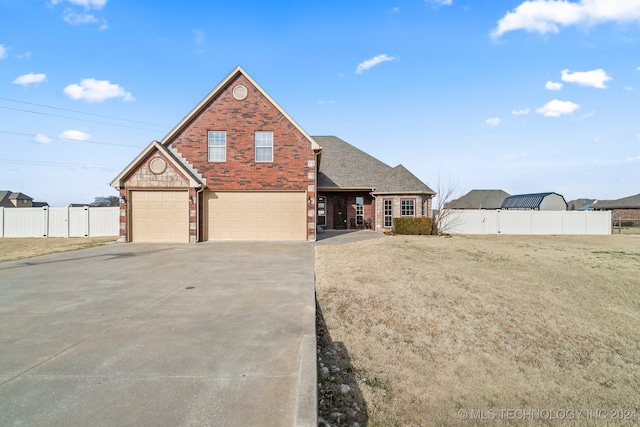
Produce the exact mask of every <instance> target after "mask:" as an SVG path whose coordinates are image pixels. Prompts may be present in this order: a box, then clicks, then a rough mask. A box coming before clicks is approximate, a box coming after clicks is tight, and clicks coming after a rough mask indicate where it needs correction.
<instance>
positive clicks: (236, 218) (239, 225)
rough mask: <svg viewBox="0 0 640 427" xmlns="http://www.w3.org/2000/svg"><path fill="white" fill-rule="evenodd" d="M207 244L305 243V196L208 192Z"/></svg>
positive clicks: (280, 193) (294, 194)
mask: <svg viewBox="0 0 640 427" xmlns="http://www.w3.org/2000/svg"><path fill="white" fill-rule="evenodd" d="M205 200H206V207H207V214H206V215H207V235H208V238H209V240H223V239H224V240H307V230H306V229H307V219H306V215H307V213H306V194H305V192H303V191H298V192H268V191H255V192H250V191H246V192H245V191H243V192H208V193H206V196H205Z"/></svg>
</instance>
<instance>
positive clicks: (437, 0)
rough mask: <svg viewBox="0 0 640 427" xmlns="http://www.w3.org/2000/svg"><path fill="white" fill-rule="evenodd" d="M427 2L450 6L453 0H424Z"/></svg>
mask: <svg viewBox="0 0 640 427" xmlns="http://www.w3.org/2000/svg"><path fill="white" fill-rule="evenodd" d="M426 1H427V3H435V4H438V5H443V6H451V5H452V4H453V0H426Z"/></svg>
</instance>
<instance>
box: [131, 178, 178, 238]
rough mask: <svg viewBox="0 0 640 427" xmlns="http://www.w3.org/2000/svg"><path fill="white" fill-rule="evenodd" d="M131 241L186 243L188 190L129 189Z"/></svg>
mask: <svg viewBox="0 0 640 427" xmlns="http://www.w3.org/2000/svg"><path fill="white" fill-rule="evenodd" d="M130 198H131V241H133V242H189V193H188V192H187V191H160V190H156V191H132V192H131V194H130Z"/></svg>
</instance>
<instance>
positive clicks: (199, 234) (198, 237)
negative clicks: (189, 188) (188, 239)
mask: <svg viewBox="0 0 640 427" xmlns="http://www.w3.org/2000/svg"><path fill="white" fill-rule="evenodd" d="M203 191H204V187H203V186H200V189H199V190H197V191H196V242H198V241H200V242H202V241H204V235H203V234H202V230H200V195H201V194H202V192H203Z"/></svg>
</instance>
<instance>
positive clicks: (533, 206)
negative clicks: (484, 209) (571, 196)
mask: <svg viewBox="0 0 640 427" xmlns="http://www.w3.org/2000/svg"><path fill="white" fill-rule="evenodd" d="M500 209H512V210H536V211H566V210H567V202H566V201H565V200H564V197H563V196H561V195H560V194H558V193H535V194H517V195H514V196H509V197H507V198H506V199H504V201H503V202H502V206H501V207H500Z"/></svg>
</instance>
